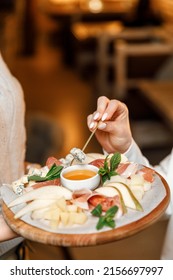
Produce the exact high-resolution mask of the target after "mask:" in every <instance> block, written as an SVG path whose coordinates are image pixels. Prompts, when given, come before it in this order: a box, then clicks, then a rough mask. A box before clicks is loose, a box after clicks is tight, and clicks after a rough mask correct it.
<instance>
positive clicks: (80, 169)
mask: <svg viewBox="0 0 173 280" xmlns="http://www.w3.org/2000/svg"><path fill="white" fill-rule="evenodd" d="M98 170H99V169H98V167H96V166H94V165H91V164H77V165H72V166H69V167H66V168H64V169H63V170H62V171H61V174H60V179H61V184H62V186H64V187H66V188H68V189H70V190H71V191H75V190H81V189H89V190H93V189H95V188H96V187H98V185H99V183H100V175H99V174H98ZM75 171H76V172H75ZM90 171H91V172H92V173H93V174H92V177H90V178H86V179H83V178H80V177H81V176H82V177H83V176H85V175H86V174H85V175H84V173H91V172H90ZM75 173H76V176H77V177H78V179H76V178H74V179H72V178H65V176H67V174H68V175H69V174H71V176H75V175H74V174H75ZM94 173H95V174H94ZM77 174H78V175H77ZM87 175H89V174H87ZM90 175H91V174H90Z"/></svg>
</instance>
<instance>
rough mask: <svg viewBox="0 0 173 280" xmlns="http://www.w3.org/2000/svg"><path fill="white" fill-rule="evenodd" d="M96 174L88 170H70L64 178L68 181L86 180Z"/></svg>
mask: <svg viewBox="0 0 173 280" xmlns="http://www.w3.org/2000/svg"><path fill="white" fill-rule="evenodd" d="M96 174H97V173H96V172H94V171H92V170H89V169H78V170H72V171H69V172H67V173H65V174H64V178H66V179H68V180H86V179H89V178H92V177H94V176H95V175H96Z"/></svg>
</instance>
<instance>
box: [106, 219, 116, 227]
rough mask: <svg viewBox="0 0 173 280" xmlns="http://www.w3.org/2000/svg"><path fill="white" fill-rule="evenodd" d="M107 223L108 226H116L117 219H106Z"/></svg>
mask: <svg viewBox="0 0 173 280" xmlns="http://www.w3.org/2000/svg"><path fill="white" fill-rule="evenodd" d="M105 225H106V226H108V227H111V228H115V226H116V224H115V221H114V220H112V219H111V220H107V219H106V220H105Z"/></svg>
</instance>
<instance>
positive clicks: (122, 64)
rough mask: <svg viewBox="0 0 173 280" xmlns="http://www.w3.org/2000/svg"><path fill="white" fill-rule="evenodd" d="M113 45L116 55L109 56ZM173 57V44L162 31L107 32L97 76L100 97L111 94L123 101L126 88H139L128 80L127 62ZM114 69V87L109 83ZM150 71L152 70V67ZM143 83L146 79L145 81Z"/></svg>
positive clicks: (101, 41)
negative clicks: (110, 72)
mask: <svg viewBox="0 0 173 280" xmlns="http://www.w3.org/2000/svg"><path fill="white" fill-rule="evenodd" d="M111 42H113V53H109V52H108V48H109V45H110V43H111ZM172 54H173V42H172V40H171V39H170V37H169V34H168V33H167V32H166V31H165V29H164V28H163V27H159V28H158V27H157V28H151V27H148V28H126V29H124V30H122V31H121V32H119V33H117V34H111V33H107V32H104V33H102V34H101V35H100V37H99V38H98V52H97V64H98V76H97V84H98V91H99V94H108V93H110V92H111V93H112V95H113V96H114V97H117V98H120V99H123V98H124V95H125V92H126V90H127V88H129V87H132V86H134V85H135V84H136V82H137V80H136V79H130V78H129V77H128V59H129V58H130V57H136V58H139V57H146V56H150V57H153V56H156V55H157V56H160V57H161V56H162V57H164V56H170V55H172ZM109 66H111V67H112V68H113V75H114V77H113V85H112V87H111V88H109V82H107V71H108V67H109ZM149 67H150V66H149ZM142 79H144V77H142Z"/></svg>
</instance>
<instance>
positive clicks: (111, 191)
mask: <svg viewBox="0 0 173 280" xmlns="http://www.w3.org/2000/svg"><path fill="white" fill-rule="evenodd" d="M95 192H97V193H99V194H102V195H105V196H109V197H113V196H115V195H119V192H118V190H116V189H115V188H113V187H111V186H105V187H99V188H97V189H95Z"/></svg>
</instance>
